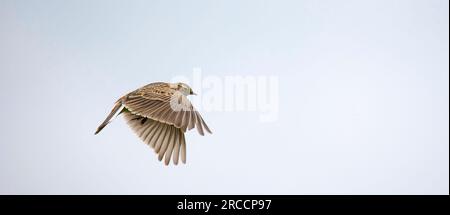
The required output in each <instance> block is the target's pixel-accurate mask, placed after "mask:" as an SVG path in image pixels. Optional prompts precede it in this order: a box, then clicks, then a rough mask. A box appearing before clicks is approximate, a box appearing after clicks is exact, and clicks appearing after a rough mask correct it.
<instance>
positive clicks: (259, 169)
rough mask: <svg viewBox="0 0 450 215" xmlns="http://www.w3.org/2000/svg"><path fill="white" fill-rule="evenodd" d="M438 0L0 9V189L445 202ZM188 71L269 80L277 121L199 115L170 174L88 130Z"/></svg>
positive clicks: (444, 46)
mask: <svg viewBox="0 0 450 215" xmlns="http://www.w3.org/2000/svg"><path fill="white" fill-rule="evenodd" d="M448 4H449V3H448V1H446V0H430V1H425V0H399V1H388V0H371V1H370V0H365V1H360V0H342V1H331V0H321V1H256V0H254V1H230V0H227V1H225V0H222V1H206V0H204V1H150V0H149V1H106V0H104V1H99V0H97V1H91V0H89V1H87V0H84V1H80V0H77V1H75V0H74V1H56V0H54V1H50V0H40V1H33V0H27V1H17V0H15V1H5V0H0V98H1V100H2V104H3V105H2V107H1V109H0V110H1V111H0V117H1V119H2V120H1V122H0V128H1V135H0V172H1V173H0V176H1V177H0V194H448V193H449V133H448V130H449V94H448V90H449V61H448V59H449V21H448V20H449V9H448V8H449V5H448ZM195 67H200V68H202V72H203V74H205V75H214V76H218V77H223V76H226V75H277V76H278V77H279V81H280V103H279V108H280V112H279V120H278V121H276V122H272V123H260V122H259V120H258V116H259V114H258V113H255V112H251V113H246V112H214V111H211V112H206V111H203V112H202V115H203V117H204V118H205V120H207V122H208V124H209V125H210V127H211V128H212V129H213V131H214V134H213V135H211V136H206V137H201V136H199V135H198V134H197V133H196V132H189V133H187V135H186V138H187V141H188V146H187V147H188V163H187V164H186V165H181V166H177V167H174V166H169V167H166V166H164V165H163V164H162V163H160V162H158V161H157V158H156V156H155V155H154V153H153V152H152V151H151V150H150V148H148V147H147V146H146V145H145V144H143V143H141V142H140V140H139V139H138V138H137V137H136V136H135V135H134V134H133V133H132V132H131V129H129V128H128V127H127V125H126V124H125V122H124V120H123V119H122V118H121V117H119V118H118V119H117V120H115V121H114V122H113V123H112V124H110V125H109V126H108V127H107V128H105V130H104V131H102V133H100V135H98V136H94V135H93V132H94V131H95V128H96V127H97V126H98V124H99V123H100V122H101V121H102V120H103V119H104V117H105V116H106V114H107V113H108V111H109V110H110V108H111V107H112V104H113V102H114V101H115V100H116V99H117V98H118V97H119V96H121V95H123V94H125V93H127V92H129V91H131V90H134V89H135V88H137V87H140V86H142V85H144V84H147V83H151V82H157V81H169V80H171V79H172V78H173V77H174V76H177V75H184V76H188V77H190V76H191V74H192V69H193V68H195ZM194 90H195V89H194Z"/></svg>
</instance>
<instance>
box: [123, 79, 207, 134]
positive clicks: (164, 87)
mask: <svg viewBox="0 0 450 215" xmlns="http://www.w3.org/2000/svg"><path fill="white" fill-rule="evenodd" d="M122 104H123V105H124V106H125V108H126V109H127V110H129V111H130V112H131V113H132V114H135V115H139V116H142V117H146V118H149V119H153V120H155V121H159V122H162V123H165V124H168V125H173V126H175V127H176V128H179V129H181V130H182V131H183V132H186V130H191V129H192V128H194V127H196V128H197V130H198V132H199V133H200V135H204V131H203V129H204V130H206V131H207V132H209V133H212V132H211V130H210V129H209V127H208V125H206V123H205V121H204V120H203V118H202V117H201V116H200V113H199V112H198V111H197V110H195V108H194V106H192V104H191V102H190V101H189V100H188V99H187V97H186V96H184V95H183V94H181V93H179V92H178V91H176V90H174V89H172V88H170V85H169V84H167V83H152V84H149V85H146V86H144V87H142V88H139V89H137V90H135V91H133V92H131V93H129V94H127V95H126V96H124V98H123V99H122Z"/></svg>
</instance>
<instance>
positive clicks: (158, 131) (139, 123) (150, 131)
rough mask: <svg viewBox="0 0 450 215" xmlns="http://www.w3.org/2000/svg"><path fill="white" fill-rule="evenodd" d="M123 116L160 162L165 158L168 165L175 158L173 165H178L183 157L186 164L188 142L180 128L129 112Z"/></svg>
mask: <svg viewBox="0 0 450 215" xmlns="http://www.w3.org/2000/svg"><path fill="white" fill-rule="evenodd" d="M123 115H124V117H125V120H126V121H127V123H128V125H129V126H130V127H131V128H132V129H133V131H134V132H135V133H136V134H137V135H138V136H139V138H140V139H141V140H142V141H143V142H144V143H145V144H147V145H148V146H150V147H152V148H153V149H154V151H155V153H156V154H158V159H159V160H160V161H161V160H162V159H163V158H164V163H165V164H166V165H168V164H169V163H170V159H171V157H173V158H172V159H173V163H174V164H175V165H177V164H178V160H179V158H180V157H181V161H182V162H183V163H186V141H185V139H184V133H183V132H182V131H181V130H180V129H179V128H176V127H175V126H173V125H169V124H165V123H162V122H159V121H156V120H153V119H149V118H146V117H142V116H138V115H135V114H132V113H131V112H128V111H125V112H123Z"/></svg>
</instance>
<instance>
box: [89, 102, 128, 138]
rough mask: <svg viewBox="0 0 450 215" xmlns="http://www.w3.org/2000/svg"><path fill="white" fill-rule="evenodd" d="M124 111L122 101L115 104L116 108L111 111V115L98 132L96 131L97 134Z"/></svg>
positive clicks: (99, 127)
mask: <svg viewBox="0 0 450 215" xmlns="http://www.w3.org/2000/svg"><path fill="white" fill-rule="evenodd" d="M122 109H123V105H122V101H121V100H118V101H117V102H116V103H115V104H114V108H113V109H112V110H111V113H109V115H108V116H107V117H106V119H105V121H103V123H102V124H100V126H98V128H97V130H96V131H95V134H98V132H100V131H101V130H102V129H103V128H104V127H105V126H106V125H108V123H109V122H111V119H112V118H113V117H114V116H115V115H116V113H119V114H120V113H121V110H122Z"/></svg>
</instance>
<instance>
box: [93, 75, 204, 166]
mask: <svg viewBox="0 0 450 215" xmlns="http://www.w3.org/2000/svg"><path fill="white" fill-rule="evenodd" d="M188 95H196V94H195V93H194V92H193V91H192V89H191V87H189V86H188V85H187V84H184V83H174V84H172V83H162V82H157V83H151V84H148V85H146V86H143V87H141V88H139V89H137V90H135V91H133V92H130V93H128V94H126V95H125V96H123V97H121V98H120V99H118V100H117V101H116V103H115V105H114V108H113V109H112V110H111V113H110V114H109V115H108V116H107V117H106V119H105V120H104V121H103V123H102V124H100V126H99V127H98V128H97V131H95V134H98V132H100V131H101V130H102V129H103V128H104V127H105V126H106V125H107V124H108V123H109V122H111V120H112V118H113V117H114V116H116V115H119V114H123V116H124V117H125V120H126V121H127V123H128V125H129V126H130V127H131V129H132V130H133V131H134V132H135V133H136V134H137V135H138V136H139V138H140V139H141V140H142V141H144V143H146V144H147V145H149V146H150V147H152V148H153V149H154V151H155V152H156V153H157V154H158V159H159V160H160V161H161V160H162V159H163V158H164V163H165V164H166V165H169V163H170V159H171V157H172V159H173V163H174V164H175V165H177V164H178V159H179V157H181V161H182V162H183V163H186V141H185V138H184V133H185V132H186V130H191V129H193V128H194V127H196V128H197V131H198V133H200V135H202V136H203V135H204V131H203V129H204V130H206V131H207V132H209V133H210V134H211V133H212V132H211V130H210V129H209V128H208V126H207V125H206V123H205V121H204V120H203V118H202V117H201V116H200V114H199V113H198V112H197V111H196V110H195V108H194V107H193V106H192V104H191V102H190V101H189V100H188V99H187V96H188Z"/></svg>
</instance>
